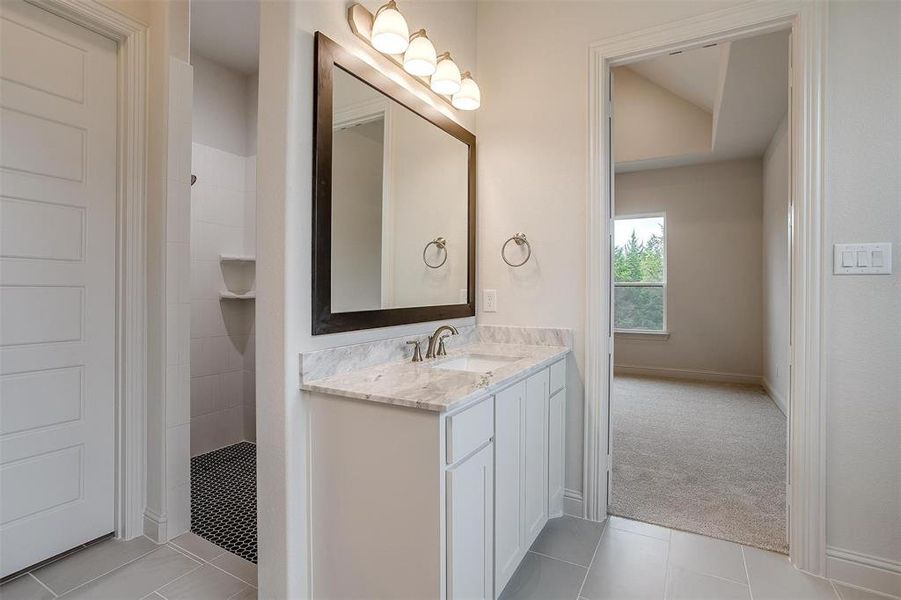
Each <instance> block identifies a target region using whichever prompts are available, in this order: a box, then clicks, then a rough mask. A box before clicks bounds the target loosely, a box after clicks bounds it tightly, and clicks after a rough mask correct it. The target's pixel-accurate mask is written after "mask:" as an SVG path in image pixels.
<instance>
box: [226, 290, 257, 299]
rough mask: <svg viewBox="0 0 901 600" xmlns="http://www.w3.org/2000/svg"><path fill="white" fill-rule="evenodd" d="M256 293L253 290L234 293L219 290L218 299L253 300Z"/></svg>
mask: <svg viewBox="0 0 901 600" xmlns="http://www.w3.org/2000/svg"><path fill="white" fill-rule="evenodd" d="M256 297H257V293H256V292H254V291H250V292H244V293H243V294H236V293H235V292H219V299H220V300H255V299H256Z"/></svg>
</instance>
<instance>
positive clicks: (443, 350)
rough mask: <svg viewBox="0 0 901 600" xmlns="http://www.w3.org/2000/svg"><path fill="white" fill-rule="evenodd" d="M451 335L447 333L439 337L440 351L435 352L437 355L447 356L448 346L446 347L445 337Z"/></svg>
mask: <svg viewBox="0 0 901 600" xmlns="http://www.w3.org/2000/svg"><path fill="white" fill-rule="evenodd" d="M447 337H450V336H449V335H447V334H445V335H442V336H441V337H440V338H438V352H436V353H435V355H436V356H447V348H445V347H444V339H445V338H447Z"/></svg>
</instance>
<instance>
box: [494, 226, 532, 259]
mask: <svg viewBox="0 0 901 600" xmlns="http://www.w3.org/2000/svg"><path fill="white" fill-rule="evenodd" d="M510 242H516V245H517V246H522V245H523V244H525V245H526V250H528V254H526V257H525V259H524V260H523V261H522V262H521V263H512V262H510V261H509V260H507V244H509V243H510ZM501 258H503V259H504V262H505V263H507V264H508V265H510V266H511V267H521V266H523V265H524V264H526V263H527V262H529V259H530V258H532V244H530V243H529V240H527V239H526V234H524V233H514V234H513V235H512V236H510V237H509V238H508V239H507V241H506V242H504V245H503V246H501Z"/></svg>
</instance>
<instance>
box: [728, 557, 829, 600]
mask: <svg viewBox="0 0 901 600" xmlns="http://www.w3.org/2000/svg"><path fill="white" fill-rule="evenodd" d="M742 550H743V551H744V553H745V564H746V565H747V566H748V578H749V580H750V583H751V596H752V597H753V598H754V600H836V598H837V596H836V594H835V591H834V590H833V589H832V584H830V583H829V582H828V581H827V580H825V579H820V578H819V577H814V576H812V575H808V574H807V573H802V572H801V571H799V570H797V569H795V568H794V567H793V566H792V565H791V563H789V562H788V558H787V557H786V556H784V555H782V554H776V553H775V552H767V551H766V550H758V549H757V548H748V547H747V546H745V547H743V548H742Z"/></svg>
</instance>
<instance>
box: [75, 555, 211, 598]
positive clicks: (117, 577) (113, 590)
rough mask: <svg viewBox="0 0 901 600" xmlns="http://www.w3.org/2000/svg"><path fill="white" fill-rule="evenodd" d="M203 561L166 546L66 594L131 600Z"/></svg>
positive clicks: (161, 585) (164, 583)
mask: <svg viewBox="0 0 901 600" xmlns="http://www.w3.org/2000/svg"><path fill="white" fill-rule="evenodd" d="M200 564H201V563H199V562H197V561H195V560H193V559H190V558H188V557H187V556H185V555H184V554H182V553H181V552H178V551H177V550H173V549H172V548H169V547H167V546H163V547H162V548H159V549H157V550H154V551H153V552H151V553H150V554H148V555H147V556H144V557H142V558H139V559H138V560H136V561H134V562H132V563H129V564H127V565H125V566H124V567H122V568H121V569H117V570H116V571H113V572H112V573H110V574H108V575H104V576H103V577H101V578H100V579H97V580H95V581H92V582H91V583H89V584H87V585H84V586H82V587H80V588H77V589H75V590H73V591H72V592H69V593H68V594H66V595H65V596H64V598H66V599H67V600H75V599H79V600H81V599H85V600H88V599H90V600H131V599H135V600H136V599H138V598H143V597H144V596H146V595H148V594H150V593H151V592H152V591H154V590H157V589H159V588H161V587H163V586H164V585H166V584H167V583H169V582H171V581H174V580H175V579H177V578H179V577H181V576H182V575H185V574H187V573H190V572H191V571H193V570H194V569H196V568H197V567H199V566H200Z"/></svg>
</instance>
